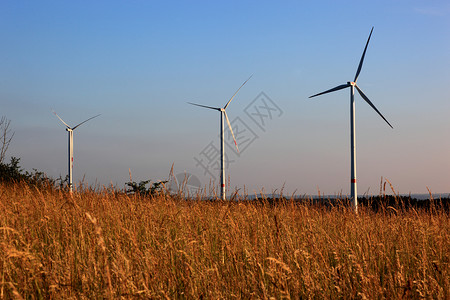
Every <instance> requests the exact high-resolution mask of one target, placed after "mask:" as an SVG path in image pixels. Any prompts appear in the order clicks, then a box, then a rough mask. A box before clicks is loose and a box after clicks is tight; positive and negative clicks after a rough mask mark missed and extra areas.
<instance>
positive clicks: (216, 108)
mask: <svg viewBox="0 0 450 300" xmlns="http://www.w3.org/2000/svg"><path fill="white" fill-rule="evenodd" d="M188 103H189V104H191V105H195V106H200V107H204V108H210V109H215V110H218V111H220V108H218V107H212V106H206V105H201V104H195V103H192V102H188Z"/></svg>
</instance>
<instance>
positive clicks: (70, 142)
mask: <svg viewBox="0 0 450 300" xmlns="http://www.w3.org/2000/svg"><path fill="white" fill-rule="evenodd" d="M53 113H54V114H55V116H56V117H58V119H59V120H60V121H61V122H62V123H63V124H64V125H65V126H66V131H67V132H68V133H69V151H68V152H69V171H68V173H69V189H70V192H72V170H73V131H74V130H75V129H76V128H77V127H78V126H80V125H82V124H84V123H86V122H87V121H89V120H92V119H93V118H96V117H98V116H100V115H96V116H93V117H90V118H89V119H87V120H84V121H83V122H81V123H80V124H78V125H76V126H74V127H70V126H69V125H67V123H66V122H64V120H63V119H61V118H60V117H59V116H58V114H57V113H56V112H55V111H53Z"/></svg>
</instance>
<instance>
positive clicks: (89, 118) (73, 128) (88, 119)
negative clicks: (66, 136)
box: [72, 114, 101, 130]
mask: <svg viewBox="0 0 450 300" xmlns="http://www.w3.org/2000/svg"><path fill="white" fill-rule="evenodd" d="M100 115H101V114H98V115H96V116H93V117H90V118H89V119H87V120H85V121H83V122H81V123H80V124H78V125H77V126H75V127H74V128H72V130H75V128H77V127H78V126H80V125H81V124H84V123H86V122H87V121H89V120H92V119H93V118H97V117H98V116H100Z"/></svg>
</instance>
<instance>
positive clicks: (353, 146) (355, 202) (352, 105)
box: [309, 27, 393, 211]
mask: <svg viewBox="0 0 450 300" xmlns="http://www.w3.org/2000/svg"><path fill="white" fill-rule="evenodd" d="M372 31H373V27H372V30H371V31H370V34H369V38H368V39H367V43H366V47H365V48H364V52H363V54H362V57H361V60H360V62H359V66H358V70H357V71H356V75H355V79H354V80H353V81H349V82H347V83H346V84H341V85H338V86H337V87H334V88H332V89H329V90H327V91H325V92H322V93H319V94H315V95H312V96H310V97H309V98H312V97H316V96H319V95H323V94H327V93H331V92H334V91H338V90H342V89H345V88H348V87H349V88H350V141H351V142H350V149H351V197H352V199H353V205H354V208H355V211H358V193H357V188H356V141H355V88H356V90H357V91H358V92H359V94H360V95H361V97H362V98H363V99H364V100H365V101H366V102H367V103H368V104H369V105H370V106H371V107H372V108H373V109H374V110H375V111H376V112H377V113H378V114H379V115H380V117H382V118H383V120H385V121H386V123H387V124H388V125H389V126H390V127H391V128H393V127H392V125H391V124H390V123H389V122H388V121H387V120H386V118H385V117H384V116H383V115H382V114H381V113H380V112H379V111H378V109H377V108H376V107H375V105H374V104H373V103H372V102H371V101H370V100H369V98H367V96H366V95H365V94H364V93H363V91H362V90H361V89H360V88H359V87H358V86H357V85H356V81H357V80H358V76H359V73H360V72H361V68H362V65H363V61H364V56H365V55H366V50H367V46H368V45H369V41H370V37H371V36H372Z"/></svg>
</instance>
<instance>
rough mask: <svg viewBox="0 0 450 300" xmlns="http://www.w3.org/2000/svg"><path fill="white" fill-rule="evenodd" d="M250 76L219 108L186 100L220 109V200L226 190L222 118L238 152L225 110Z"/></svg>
mask: <svg viewBox="0 0 450 300" xmlns="http://www.w3.org/2000/svg"><path fill="white" fill-rule="evenodd" d="M250 78H252V76H250V77H249V78H248V79H247V80H246V81H245V82H244V83H243V84H242V85H241V86H240V87H239V88H238V90H237V91H236V93H234V95H233V97H231V99H230V100H228V102H227V104H225V106H224V107H223V108H221V107H211V106H206V105H201V104H196V103H191V102H188V103H189V104H192V105H196V106H200V107H204V108H209V109H214V110H218V111H220V196H221V198H222V200H225V199H226V191H225V138H224V133H225V128H224V120H223V119H224V116H225V119H226V120H227V123H228V128H229V129H230V132H231V135H232V136H233V140H234V144H235V145H236V149H237V151H238V152H239V149H238V145H237V142H236V138H235V137H234V133H233V129H232V128H231V124H230V120H228V116H227V112H226V111H225V110H226V109H227V107H228V105H230V102H231V100H233V98H234V96H236V94H237V93H238V92H239V90H240V89H241V88H242V87H243V86H244V84H246V83H247V81H249V80H250Z"/></svg>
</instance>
